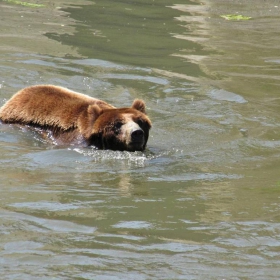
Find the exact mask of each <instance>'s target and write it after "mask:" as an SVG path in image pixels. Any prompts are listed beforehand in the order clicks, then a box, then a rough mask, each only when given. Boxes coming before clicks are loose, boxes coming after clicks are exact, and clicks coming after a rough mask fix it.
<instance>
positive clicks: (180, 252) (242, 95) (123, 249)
mask: <svg viewBox="0 0 280 280" xmlns="http://www.w3.org/2000/svg"><path fill="white" fill-rule="evenodd" d="M34 3H35V2H34ZM279 9H280V7H278V2H277V1H266V2H263V1H246V3H245V2H242V1H204V2H197V1H184V3H181V4H180V3H179V4H178V2H174V1H134V2H131V1H121V2H118V1H117V2H116V1H109V0H108V1H107V0H106V1H104V0H103V1H95V2H92V1H59V2H57V1H48V3H46V4H45V6H44V7H41V8H32V7H26V6H21V5H18V4H16V3H12V2H6V1H2V2H0V18H1V25H0V31H1V33H0V34H1V43H0V49H1V54H0V71H1V80H0V104H1V105H2V104H4V102H5V101H6V100H7V99H9V98H10V97H11V96H12V94H13V93H15V92H16V91H17V90H19V89H21V88H23V87H25V86H29V85H33V84H56V85H61V86H65V87H68V88H70V89H72V90H76V91H80V92H83V93H85V94H88V95H90V96H94V97H96V98H100V99H102V100H105V101H107V102H109V103H112V104H114V105H115V106H130V105H131V104H132V102H133V99H135V98H142V99H144V100H145V102H146V105H147V108H148V110H147V111H148V115H149V116H150V118H151V120H152V122H153V128H152V130H151V136H150V139H149V142H148V146H147V150H146V151H145V152H143V153H142V152H135V153H131V152H117V151H116V152H115V151H98V150H96V149H94V148H92V147H89V148H80V147H75V146H70V147H56V146H53V145H50V144H49V143H48V142H46V141H45V140H43V139H41V138H40V137H39V136H38V135H37V134H36V133H34V132H32V131H28V130H26V129H24V128H17V127H13V126H10V125H1V130H0V150H1V156H0V162H1V167H0V169H1V172H0V186H1V198H0V207H1V211H0V236H1V239H0V272H1V275H3V276H2V277H4V278H5V279H28V280H29V279H38V278H40V279H51V278H53V279H278V278H279V276H280V274H279V264H280V257H279V250H280V237H279V236H280V216H279V199H280V191H279V188H280V175H279V174H280V173H279V168H280V160H279V155H280V128H279V123H280V117H279V109H280V103H279V91H278V88H279V87H278V86H279V77H280V76H279V60H280V58H279V52H278V48H277V46H279V43H280V42H279V40H280V39H279V38H280V37H279V36H278V35H279V34H278V33H279V31H278V27H277V26H278V21H279ZM223 14H242V15H245V16H251V17H252V19H250V20H248V21H226V20H225V19H223V18H221V17H220V15H223Z"/></svg>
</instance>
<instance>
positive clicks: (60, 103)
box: [0, 85, 151, 150]
mask: <svg viewBox="0 0 280 280" xmlns="http://www.w3.org/2000/svg"><path fill="white" fill-rule="evenodd" d="M0 120H2V121H3V122H4V123H17V124H25V125H31V126H36V127H39V128H42V129H43V130H48V131H51V132H52V133H53V136H54V138H55V139H56V140H57V141H58V143H59V144H71V143H78V142H81V143H82V142H84V143H85V144H86V145H95V146H97V147H98V148H109V149H114V150H118V149H119V150H129V148H127V146H126V145H127V143H123V142H126V139H123V138H124V136H123V135H122V136H118V135H121V133H119V131H118V130H117V129H116V127H115V126H116V124H118V123H122V124H125V123H127V122H136V123H137V124H138V125H139V126H140V127H141V129H142V130H143V131H144V134H145V145H146V143H147V140H148V137H149V129H150V127H151V121H150V120H149V118H148V117H147V116H146V110H145V103H144V102H143V101H142V100H139V99H136V100H135V101H134V102H133V104H132V106H131V107H130V108H119V109H117V108H115V107H114V106H112V105H110V104H108V103H106V102H104V101H102V100H99V99H96V98H93V97H90V96H87V95H84V94H81V93H77V92H74V91H70V90H68V89H66V88H62V87H58V86H53V85H39V86H31V87H28V88H25V89H22V90H20V91H19V92H17V93H16V94H15V95H14V96H13V97H12V98H11V99H10V100H8V101H7V103H6V104H5V105H4V106H3V107H2V108H1V109H0ZM145 145H144V148H145Z"/></svg>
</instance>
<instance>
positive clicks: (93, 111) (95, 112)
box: [87, 105, 103, 120]
mask: <svg viewBox="0 0 280 280" xmlns="http://www.w3.org/2000/svg"><path fill="white" fill-rule="evenodd" d="M87 112H88V114H89V115H91V118H92V119H93V120H96V119H97V118H98V117H99V116H100V115H101V114H102V113H103V110H102V109H101V108H100V107H98V106H97V105H89V106H88V108H87Z"/></svg>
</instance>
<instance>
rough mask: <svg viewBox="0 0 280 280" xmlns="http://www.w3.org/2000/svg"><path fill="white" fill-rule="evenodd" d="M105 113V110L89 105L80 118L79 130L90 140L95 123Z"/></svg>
mask: <svg viewBox="0 0 280 280" xmlns="http://www.w3.org/2000/svg"><path fill="white" fill-rule="evenodd" d="M102 113H103V110H102V109H101V108H100V107H98V106H97V105H94V104H93V105H89V106H88V107H87V110H85V111H84V112H83V113H82V114H81V115H80V117H79V118H78V123H77V125H78V128H79V130H80V132H81V133H82V134H83V135H84V137H85V138H86V139H88V138H89V137H90V135H91V133H92V127H93V124H94V122H95V121H96V120H97V119H98V117H99V116H100V115H101V114H102Z"/></svg>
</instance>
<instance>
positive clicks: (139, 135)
mask: <svg viewBox="0 0 280 280" xmlns="http://www.w3.org/2000/svg"><path fill="white" fill-rule="evenodd" d="M131 141H132V142H137V143H139V142H140V143H144V131H143V130H142V129H141V128H139V129H133V130H132V131H131Z"/></svg>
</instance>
